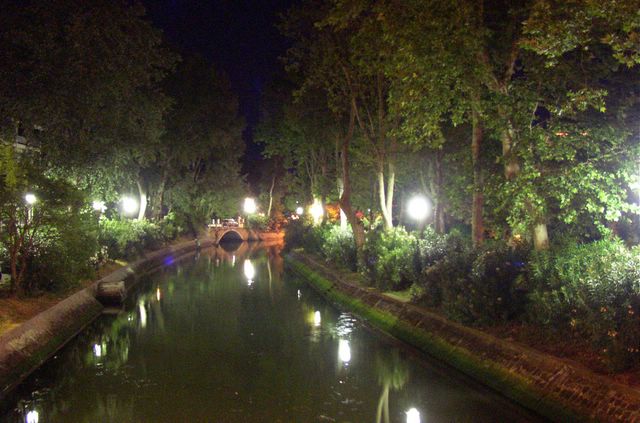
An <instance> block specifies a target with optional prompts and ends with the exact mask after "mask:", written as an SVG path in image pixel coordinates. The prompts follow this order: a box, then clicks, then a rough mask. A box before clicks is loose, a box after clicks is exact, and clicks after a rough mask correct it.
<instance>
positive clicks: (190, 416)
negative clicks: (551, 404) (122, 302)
mask: <svg viewBox="0 0 640 423" xmlns="http://www.w3.org/2000/svg"><path fill="white" fill-rule="evenodd" d="M3 413H4V417H3V418H2V419H0V420H1V421H3V422H4V421H6V422H21V423H22V422H26V423H35V422H37V423H42V422H334V421H335V422H402V423H405V422H407V423H416V422H422V423H425V422H451V421H464V422H483V421H484V422H514V421H522V422H524V421H535V417H533V416H532V415H530V414H528V413H527V412H526V411H524V410H522V409H519V408H517V407H516V406H514V405H513V404H512V403H510V402H508V401H506V400H504V399H503V398H502V397H499V396H497V395H495V394H493V393H491V392H489V391H486V390H484V389H482V388H480V387H478V386H476V385H475V384H473V383H471V382H469V381H468V380H466V379H465V378H463V377H461V376H460V375H459V374H457V373H456V372H454V371H452V370H450V369H446V368H444V367H443V366H441V365H439V364H437V363H431V362H429V361H427V360H424V359H421V358H419V357H418V356H416V355H415V354H413V353H412V352H411V351H408V350H405V349H404V348H402V347H399V346H398V345H396V344H395V343H393V342H390V341H389V340H388V339H385V338H382V337H380V336H378V335H375V334H373V333H372V332H371V331H370V330H369V329H367V328H366V327H365V326H364V325H363V324H362V323H361V322H359V321H358V320H357V319H355V318H354V317H353V316H352V315H350V314H349V313H343V312H340V311H338V310H337V309H335V308H333V307H332V306H331V305H329V304H327V303H326V302H325V301H324V300H323V299H322V298H321V297H319V296H318V295H316V294H315V293H314V292H313V291H311V290H310V289H309V288H307V287H306V286H305V285H304V283H303V282H302V281H300V280H297V278H296V277H295V276H292V275H286V274H284V273H283V266H282V259H281V258H280V257H279V255H278V249H277V248H274V247H270V248H255V246H251V247H249V246H248V245H247V244H242V245H241V246H240V249H239V250H238V251H234V252H228V251H225V250H223V249H221V248H218V249H207V250H204V251H202V252H201V253H200V254H197V255H195V256H193V257H191V258H189V259H187V260H183V261H180V262H178V263H173V264H170V265H168V266H167V267H166V268H165V269H163V270H162V271H160V272H157V273H155V274H153V275H150V276H146V277H145V281H144V282H143V283H142V284H141V285H140V288H139V290H138V293H137V294H136V295H132V296H131V297H130V298H129V301H128V302H127V304H126V306H125V307H124V309H123V310H121V311H120V312H119V313H117V314H115V311H114V314H111V315H104V316H102V317H101V318H99V319H98V320H97V321H96V322H95V323H93V324H92V325H90V326H89V327H88V328H87V329H86V330H85V331H84V332H83V333H82V334H81V335H79V336H78V337H77V338H76V339H75V340H74V341H72V342H71V343H70V344H68V345H67V346H66V347H65V348H64V349H63V350H62V351H60V352H59V353H58V354H57V355H56V356H55V357H54V358H53V359H51V360H50V361H49V362H48V363H46V364H45V365H44V366H43V367H42V368H41V369H39V370H38V371H37V372H36V373H34V374H33V375H32V376H31V377H30V378H29V379H28V380H27V381H26V382H25V383H24V384H23V385H22V386H20V388H18V390H17V391H16V392H15V394H14V395H13V397H12V398H10V399H9V400H8V401H6V402H5V404H3Z"/></svg>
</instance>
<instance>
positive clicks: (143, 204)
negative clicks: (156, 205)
mask: <svg viewBox="0 0 640 423" xmlns="http://www.w3.org/2000/svg"><path fill="white" fill-rule="evenodd" d="M136 184H137V185H138V192H139V193H140V209H139V210H138V220H142V219H144V216H145V214H146V212H147V189H146V187H145V183H144V180H143V178H142V176H140V177H139V178H138V180H137V181H136Z"/></svg>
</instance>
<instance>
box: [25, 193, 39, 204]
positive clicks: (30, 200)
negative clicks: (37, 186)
mask: <svg viewBox="0 0 640 423" xmlns="http://www.w3.org/2000/svg"><path fill="white" fill-rule="evenodd" d="M24 201H26V202H27V204H29V205H30V206H32V205H34V204H35V203H36V201H38V199H37V198H36V196H35V195H34V194H31V193H28V194H26V195H25V196H24Z"/></svg>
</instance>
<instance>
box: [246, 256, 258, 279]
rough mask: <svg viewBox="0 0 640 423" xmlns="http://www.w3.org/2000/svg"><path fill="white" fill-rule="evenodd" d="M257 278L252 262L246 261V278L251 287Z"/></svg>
mask: <svg viewBox="0 0 640 423" xmlns="http://www.w3.org/2000/svg"><path fill="white" fill-rule="evenodd" d="M255 276H256V269H255V267H253V263H251V260H249V259H246V260H245V261H244V277H245V278H247V283H248V284H249V285H251V284H252V283H253V278H254V277H255Z"/></svg>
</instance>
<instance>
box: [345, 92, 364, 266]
mask: <svg viewBox="0 0 640 423" xmlns="http://www.w3.org/2000/svg"><path fill="white" fill-rule="evenodd" d="M355 107H356V105H355V100H354V99H352V100H351V109H350V112H349V126H348V127H347V133H346V135H345V136H344V138H343V139H342V145H341V157H340V159H341V163H342V180H343V183H344V190H343V191H342V195H341V196H340V208H341V209H342V210H344V213H345V214H346V215H347V220H348V221H349V223H350V224H351V230H352V231H353V238H354V241H355V244H356V255H357V261H358V268H359V269H362V268H363V267H364V241H365V237H364V225H363V224H362V221H360V220H359V219H358V218H357V216H356V213H355V210H354V209H353V206H352V205H351V176H350V164H349V144H350V143H351V138H352V137H353V131H354V126H355Z"/></svg>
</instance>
